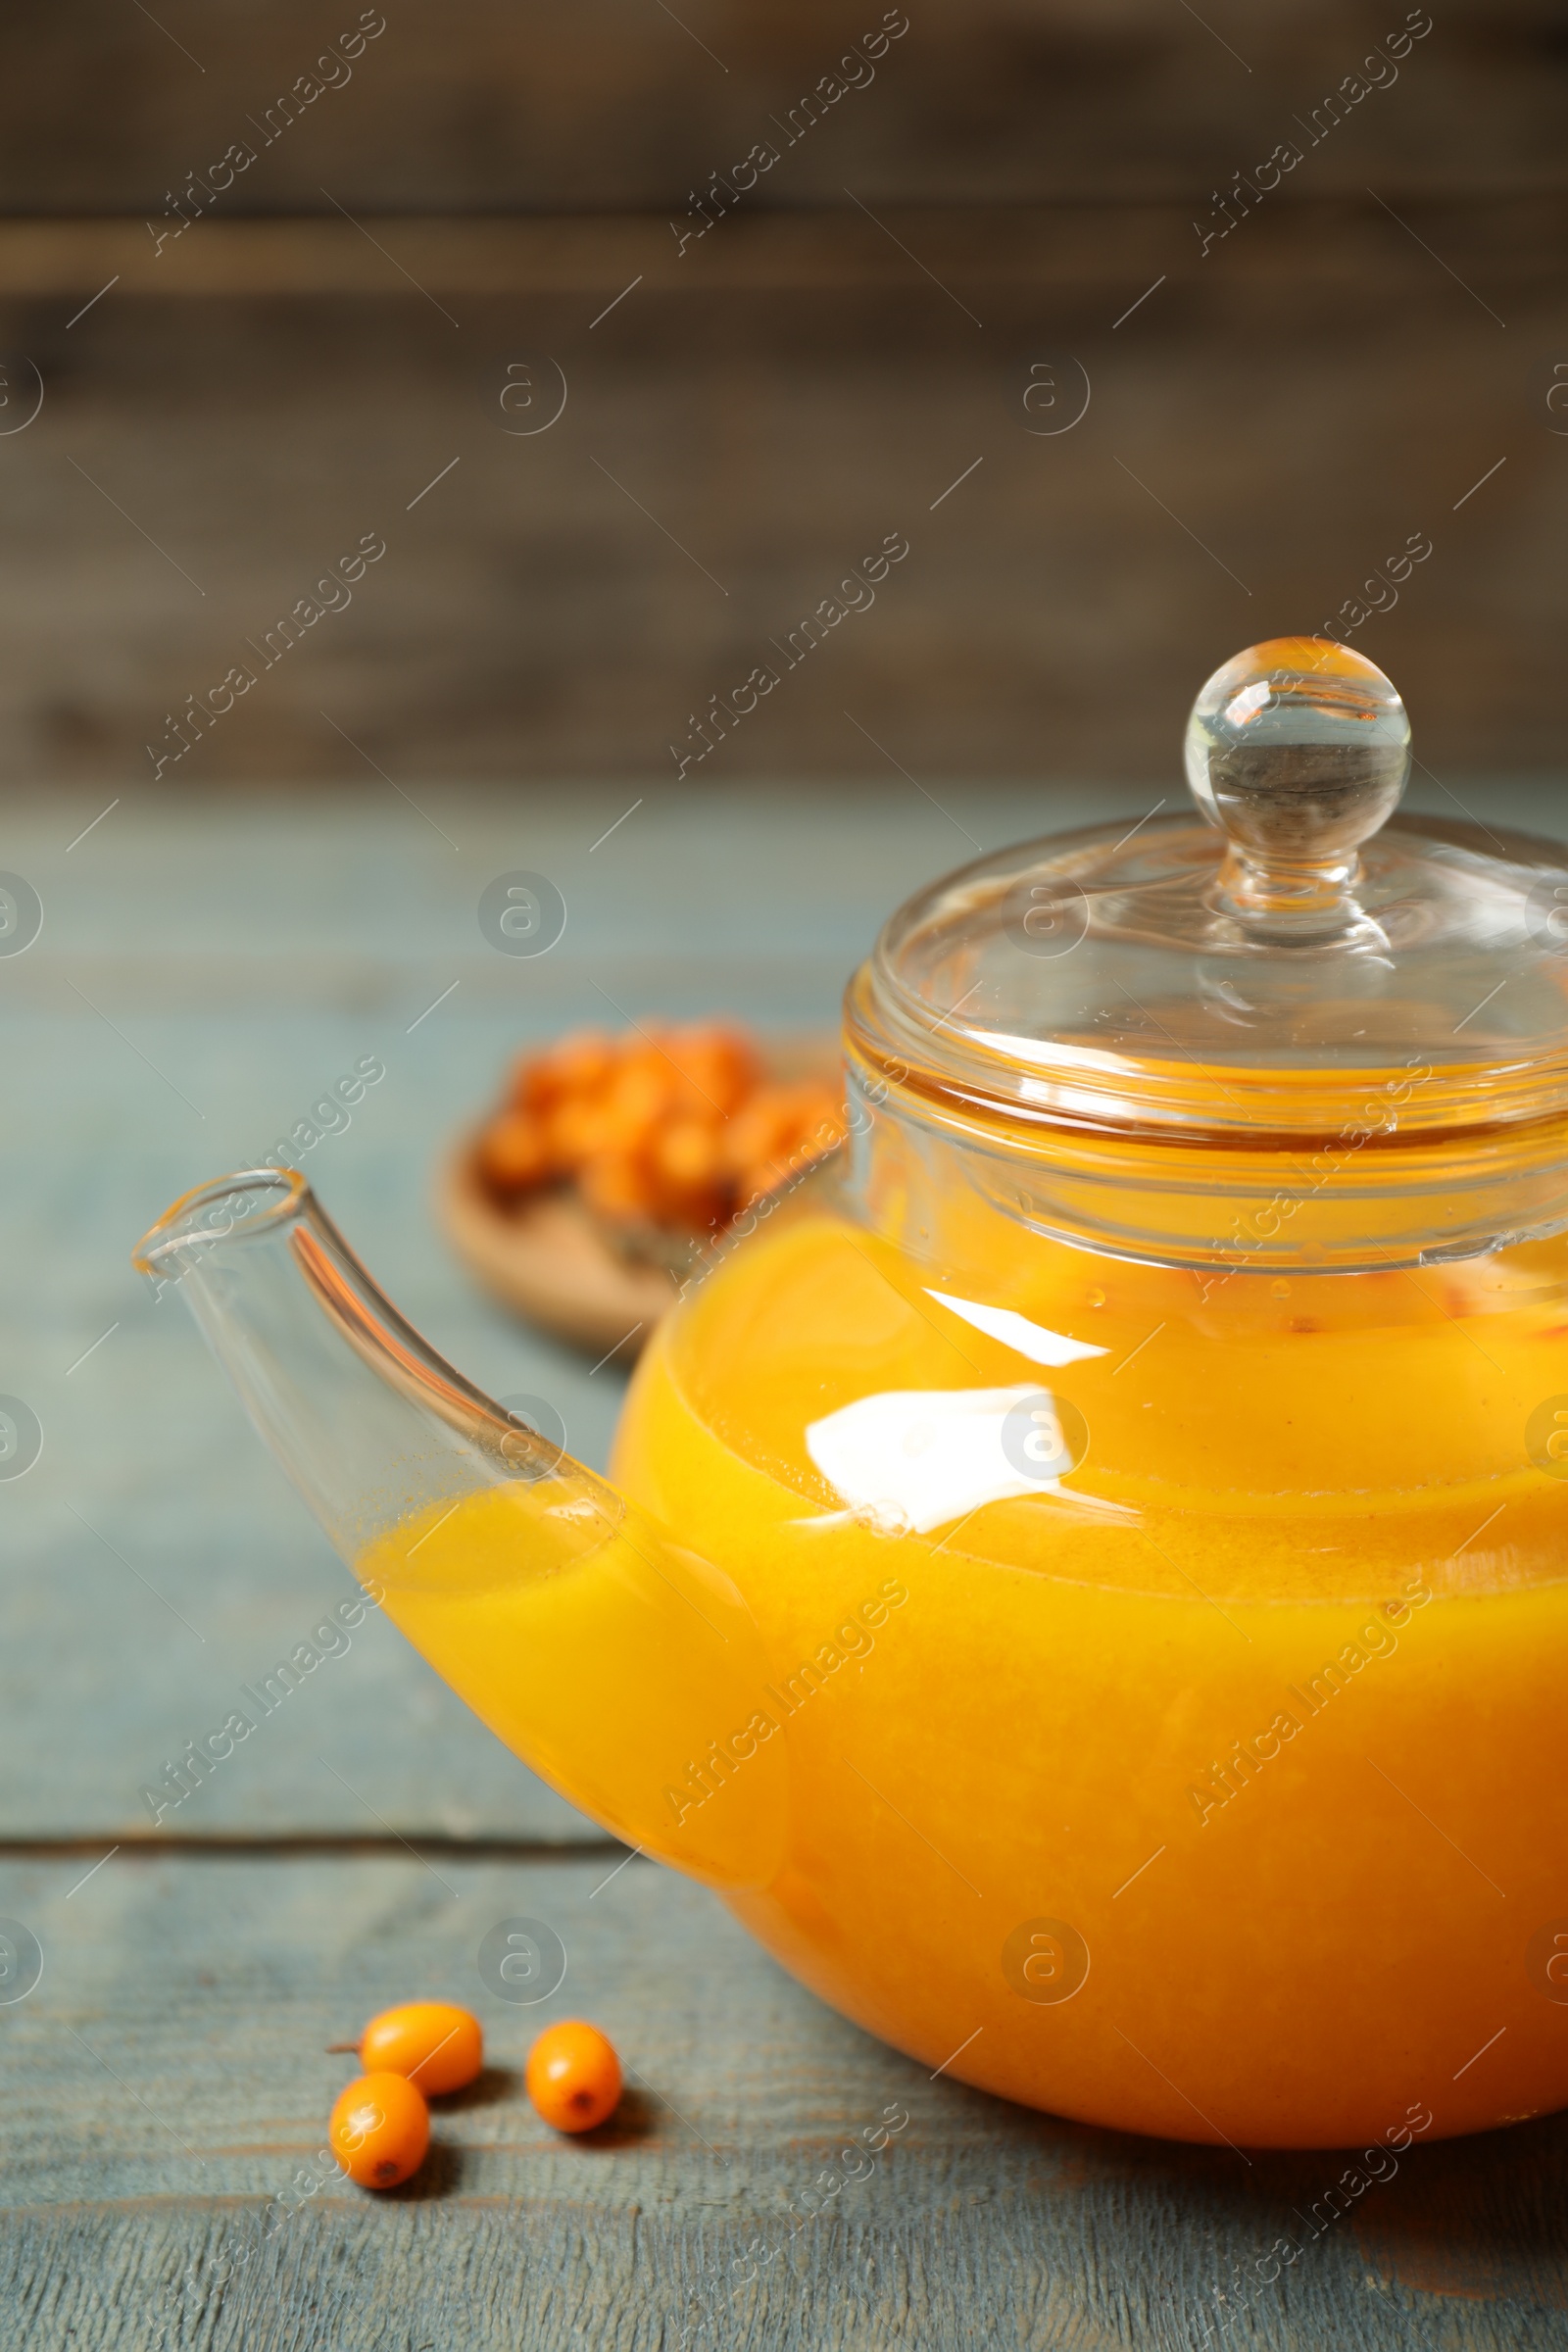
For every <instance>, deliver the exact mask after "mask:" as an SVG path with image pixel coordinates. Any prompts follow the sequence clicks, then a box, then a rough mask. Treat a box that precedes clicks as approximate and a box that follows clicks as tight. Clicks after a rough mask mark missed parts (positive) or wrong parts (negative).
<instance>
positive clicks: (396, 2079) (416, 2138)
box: [326, 2074, 430, 2188]
mask: <svg viewBox="0 0 1568 2352" xmlns="http://www.w3.org/2000/svg"><path fill="white" fill-rule="evenodd" d="M326 2139H327V2145H328V2147H330V2149H331V2151H332V2153H333V2155H334V2156H335V2157H336V2158H337V2160H338V2162H339V2164H340V2165H341V2166H342V2167H343V2170H344V2171H345V2172H346V2173H347V2175H348V2177H349V2179H350V2180H358V2182H359V2183H360V2186H361V2187H362V2188H396V2186H397V2184H398V2182H399V2181H400V2180H408V2179H409V2177H410V2175H411V2174H413V2173H417V2171H418V2169H419V2167H420V2165H421V2164H422V2163H423V2162H424V2151H425V2149H426V2148H427V2147H428V2146H429V2144H430V2110H429V2108H428V2107H426V2105H425V2103H424V2100H423V2098H422V2097H421V2095H420V2093H419V2091H418V2089H417V2086H416V2085H415V2084H414V2083H412V2082H410V2081H409V2079H408V2077H407V2076H406V2075H390V2074H378V2075H361V2077H360V2079H359V2081H358V2082H351V2083H350V2084H349V2086H348V2088H347V2089H346V2090H344V2091H341V2092H340V2093H339V2094H338V2099H337V2103H336V2105H335V2106H334V2107H333V2109H332V2120H331V2122H330V2124H329V2125H328V2126H327V2133H326Z"/></svg>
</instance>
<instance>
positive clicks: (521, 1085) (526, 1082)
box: [513, 1029, 617, 1109]
mask: <svg viewBox="0 0 1568 2352" xmlns="http://www.w3.org/2000/svg"><path fill="white" fill-rule="evenodd" d="M616 1053H617V1050H616V1048H615V1047H614V1045H613V1043H612V1042H611V1040H610V1039H609V1038H608V1037H606V1036H605V1034H604V1032H603V1031H602V1030H599V1029H579V1030H577V1031H576V1032H575V1033H574V1034H573V1035H572V1036H570V1037H564V1038H562V1039H561V1040H560V1042H559V1043H558V1044H556V1045H554V1046H548V1047H546V1049H545V1051H544V1052H543V1053H542V1054H525V1055H524V1056H523V1058H522V1059H521V1060H520V1061H519V1062H518V1063H517V1065H516V1071H515V1076H514V1079H513V1086H514V1090H515V1094H516V1098H517V1100H518V1102H519V1103H524V1104H526V1105H527V1107H528V1108H529V1109H536V1108H543V1107H544V1105H545V1104H547V1103H558V1102H560V1101H561V1100H562V1099H563V1097H564V1096H567V1095H582V1094H589V1093H592V1092H593V1091H594V1089H595V1088H597V1087H601V1086H603V1085H604V1084H605V1082H606V1080H607V1079H608V1078H609V1076H610V1074H611V1072H612V1070H613V1067H614V1065H615V1060H616Z"/></svg>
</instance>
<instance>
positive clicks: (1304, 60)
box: [0, 0, 1568, 214]
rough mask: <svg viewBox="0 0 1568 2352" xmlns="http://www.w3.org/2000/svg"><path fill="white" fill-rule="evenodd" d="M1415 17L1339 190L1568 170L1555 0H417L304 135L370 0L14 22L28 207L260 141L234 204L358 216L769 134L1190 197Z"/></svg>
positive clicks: (691, 178) (475, 203)
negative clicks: (1379, 161)
mask: <svg viewBox="0 0 1568 2352" xmlns="http://www.w3.org/2000/svg"><path fill="white" fill-rule="evenodd" d="M1411 13H1413V14H1415V16H1416V18H1417V21H1418V22H1419V20H1420V18H1421V16H1422V15H1424V14H1425V15H1428V16H1429V20H1430V22H1431V26H1432V28H1431V30H1430V31H1429V32H1427V33H1426V34H1425V35H1424V36H1423V37H1422V38H1420V39H1419V40H1417V41H1414V42H1412V43H1408V44H1407V45H1406V47H1405V52H1404V55H1403V57H1402V58H1400V57H1399V56H1398V55H1397V49H1396V54H1395V56H1393V57H1391V58H1390V59H1389V60H1388V62H1387V63H1386V64H1384V65H1380V66H1374V67H1373V68H1372V69H1371V73H1372V75H1373V76H1376V77H1377V78H1378V79H1379V80H1381V81H1382V82H1383V83H1384V85H1385V86H1383V87H1382V88H1380V89H1378V90H1376V91H1374V92H1372V93H1371V94H1369V95H1368V96H1366V97H1365V98H1364V99H1363V100H1362V101H1360V102H1359V104H1358V105H1357V107H1356V109H1355V110H1354V111H1353V112H1350V110H1347V112H1348V120H1347V121H1345V122H1343V123H1340V124H1339V126H1338V127H1337V129H1336V130H1335V132H1334V134H1333V140H1332V143H1331V144H1328V145H1326V148H1325V153H1324V155H1323V157H1322V159H1321V163H1322V168H1323V172H1324V174H1325V176H1326V177H1327V179H1328V182H1329V184H1330V185H1331V186H1335V187H1339V188H1341V189H1345V188H1353V189H1354V190H1355V191H1356V192H1357V193H1359V192H1360V189H1361V186H1362V184H1363V181H1364V179H1365V177H1366V176H1368V174H1367V173H1366V172H1364V171H1363V170H1362V169H1361V166H1362V165H1363V164H1364V163H1365V161H1366V158H1367V156H1368V155H1369V154H1370V153H1372V152H1373V151H1375V150H1378V151H1381V152H1382V153H1383V154H1384V156H1385V157H1386V159H1387V160H1388V161H1389V162H1390V163H1391V164H1392V165H1393V167H1394V169H1395V172H1396V173H1397V179H1398V181H1399V183H1400V185H1402V186H1403V188H1404V189H1405V191H1406V192H1408V191H1409V189H1410V187H1411V185H1412V183H1415V184H1420V183H1421V182H1423V181H1426V182H1431V181H1433V180H1437V181H1441V182H1442V183H1444V184H1447V185H1456V186H1460V187H1463V188H1466V189H1467V190H1474V189H1484V188H1487V187H1489V186H1493V187H1495V186H1497V185H1499V184H1500V185H1510V184H1511V185H1515V186H1517V185H1520V184H1525V185H1528V184H1531V183H1532V182H1536V183H1539V182H1541V181H1543V180H1551V179H1556V180H1558V181H1559V184H1560V175H1561V171H1562V132H1563V126H1564V114H1565V108H1564V88H1565V80H1568V76H1565V73H1564V55H1563V46H1562V40H1561V32H1560V24H1559V20H1558V18H1557V16H1556V14H1555V12H1554V11H1553V10H1552V9H1551V7H1550V6H1549V5H1548V4H1547V0H1449V5H1447V6H1446V7H1444V8H1442V9H1438V10H1433V11H1431V12H1423V11H1415V12H1410V11H1408V10H1407V8H1406V6H1405V0H1388V5H1387V6H1386V7H1384V8H1382V9H1380V10H1376V11H1369V10H1368V9H1367V8H1365V7H1364V6H1356V5H1352V4H1351V0H1275V5H1274V6H1272V7H1271V8H1269V9H1268V10H1266V11H1263V10H1259V9H1256V8H1252V7H1249V6H1247V5H1245V0H1212V4H1211V5H1210V6H1208V7H1205V8H1204V9H1202V10H1201V12H1199V13H1198V14H1196V15H1195V14H1194V13H1193V12H1192V11H1190V10H1184V9H1182V8H1180V7H1173V6H1170V5H1167V4H1166V0H1116V5H1115V6H1114V7H1108V6H1106V5H1105V4H1104V0H1055V4H1054V5H1053V6H1052V7H1050V8H1043V7H1034V8H1020V7H1017V6H1015V5H1010V4H1009V0H915V4H914V5H911V6H910V7H909V8H908V9H907V10H905V9H895V10H891V11H889V10H886V9H885V7H884V5H883V0H865V5H863V6H862V7H860V8H858V9H846V8H845V7H844V6H843V5H842V0H793V4H792V5H791V6H790V7H788V8H782V7H777V6H773V7H758V6H756V5H748V0H702V5H700V6H699V5H697V4H696V0H694V5H693V6H692V7H691V8H689V9H680V10H678V11H676V12H675V14H674V15H673V16H672V15H671V14H670V12H669V11H667V10H663V9H660V8H657V7H655V6H653V5H652V4H651V0H583V4H581V5H579V6H577V7H575V8H572V9H569V10H552V9H549V8H546V7H544V6H541V5H539V4H538V0H533V4H532V5H526V4H525V5H522V6H517V5H513V4H511V0H470V5H468V6H467V7H466V8H465V9H464V11H463V13H462V17H461V20H459V21H458V23H457V24H456V25H455V24H454V20H453V18H452V16H451V12H450V11H448V10H445V9H443V8H441V7H440V6H439V5H438V0H394V4H393V5H391V6H389V7H387V8H385V9H384V10H380V9H372V10H369V11H367V12H366V14H367V16H368V18H369V20H370V21H371V22H372V23H373V22H374V20H375V18H376V17H380V18H381V19H382V21H383V23H384V25H385V30H384V31H382V32H380V33H379V34H376V35H374V36H373V37H371V38H370V39H369V40H368V41H367V42H366V43H364V44H363V45H362V46H361V48H360V50H359V53H358V54H357V55H355V56H351V57H348V58H344V59H343V60H342V62H341V63H339V64H331V63H324V64H323V66H322V69H321V73H320V74H319V76H314V77H313V78H315V79H317V80H318V82H319V83H329V84H330V85H332V86H329V87H326V88H321V89H319V94H316V95H313V96H310V97H309V98H308V99H307V100H306V101H305V103H304V104H301V105H300V106H298V108H297V110H296V113H295V119H293V120H292V121H289V122H288V123H287V124H286V126H284V123H283V117H282V115H281V113H278V114H274V116H273V117H272V118H271V119H270V120H269V118H268V114H267V110H268V109H269V107H270V106H274V104H275V101H276V100H277V99H278V97H279V95H280V94H281V93H282V92H285V91H289V90H291V89H293V88H295V86H296V84H297V82H298V81H299V79H300V78H301V77H302V76H305V75H309V74H310V73H311V70H312V68H313V66H314V64H315V61H316V60H317V58H318V56H319V55H320V54H321V52H322V51H323V49H324V48H325V47H327V46H328V45H329V44H330V43H331V42H332V39H333V35H334V33H337V32H340V31H350V30H352V27H353V26H354V25H355V23H356V21H357V20H358V19H359V18H360V16H361V10H360V8H359V6H358V5H357V0H356V4H353V5H350V4H347V0H346V4H345V5H344V6H343V7H342V8H341V9H340V10H338V11H334V12H330V13H327V12H323V11H322V10H321V9H320V8H319V7H318V6H315V5H313V4H312V0H274V5H273V6H271V7H270V8H269V9H268V10H267V11H266V13H265V15H262V14H259V13H258V12H255V11H252V10H232V11H217V10H214V9H212V8H210V7H203V6H201V5H200V4H199V0H167V5H166V6H164V7H162V8H160V9H158V10H157V11H155V12H154V15H155V17H156V20H157V21H156V22H154V21H152V20H151V19H149V17H148V16H147V15H146V14H145V12H137V11H135V10H129V9H125V8H123V7H117V6H116V5H114V0H64V4H63V5H61V6H60V7H58V8H56V9H54V10H51V11H49V12H48V13H47V14H44V15H40V16H38V17H36V18H34V19H30V20H27V21H26V22H25V23H24V22H23V21H22V20H20V19H19V20H18V22H17V24H16V25H15V26H14V27H13V29H12V30H11V32H10V34H9V36H8V43H9V58H8V64H9V65H10V66H11V69H12V70H11V71H10V72H8V73H6V74H5V75H4V76H0V207H6V208H8V209H16V210H19V211H21V210H25V211H37V210H40V209H53V210H59V211H61V212H82V211H104V210H113V209H123V210H125V211H127V212H130V213H132V214H140V213H142V212H143V211H150V212H156V211H157V210H160V209H161V208H162V207H163V205H164V202H165V192H166V190H171V189H172V190H175V191H177V190H180V189H182V188H187V187H189V186H191V184H192V183H191V181H190V179H189V176H188V175H189V174H191V173H195V174H197V175H199V179H200V182H201V184H202V187H204V188H208V189H209V190H210V183H211V182H212V181H213V179H214V177H215V176H217V177H221V176H222V175H221V173H219V174H216V175H215V174H214V172H213V171H212V169H211V167H213V166H214V165H215V164H219V163H220V162H221V158H222V157H223V155H224V153H225V151H226V149H227V148H228V146H229V145H230V144H231V143H233V142H248V143H249V144H250V146H251V147H252V149H253V150H254V161H253V162H251V163H249V164H247V165H245V166H244V167H243V168H242V170H241V171H240V172H239V174H238V176H237V177H235V178H234V180H233V183H232V185H231V186H230V187H229V188H227V189H226V190H222V191H213V190H210V192H212V193H213V195H214V200H215V201H214V209H215V210H217V211H221V212H227V211H230V210H238V209H243V210H251V211H263V212H266V211H274V212H275V211H302V210H308V211H321V210H325V209H327V208H326V206H325V205H324V204H323V199H322V193H321V189H322V183H325V185H326V186H327V187H328V188H330V190H331V192H332V194H333V195H334V196H335V197H336V198H337V199H338V200H339V202H341V203H343V204H345V205H347V206H348V207H349V208H350V209H351V210H355V211H357V210H359V209H361V208H366V209H368V210H369V211H372V212H376V211H379V212H385V211H411V210H428V211H431V212H439V211H448V212H450V211H459V210H472V211H487V210H533V209H538V210H550V211H582V212H589V211H593V212H598V211H604V210H633V209H650V210H654V211H661V212H662V211H664V210H665V209H666V208H672V207H676V206H680V207H683V206H684V204H685V202H686V198H687V192H688V190H689V189H690V188H691V186H692V185H693V183H695V185H696V186H697V187H699V188H701V187H703V186H704V185H706V184H707V183H708V179H709V174H710V173H711V172H721V173H725V174H726V175H728V173H729V172H730V168H731V166H733V165H734V164H735V163H737V162H738V161H740V160H742V159H743V158H744V157H745V156H746V155H747V154H748V152H749V151H750V149H751V147H752V145H753V144H754V142H756V141H759V140H761V139H771V140H775V141H776V142H777V144H778V146H779V148H780V149H781V151H782V152H781V155H780V160H779V162H778V164H777V165H776V166H774V167H773V168H772V169H771V170H770V171H769V172H768V174H767V176H766V177H765V178H764V179H763V180H762V182H761V183H760V185H761V190H762V195H761V201H763V202H772V203H776V204H786V205H788V204H807V203H812V202H818V203H819V202H822V201H828V202H831V203H833V204H842V203H843V201H844V194H843V182H844V181H845V180H846V179H849V178H851V177H852V168H854V167H858V170H859V171H860V172H861V173H862V174H863V175H864V179H865V186H864V188H863V190H862V192H863V193H864V194H865V196H866V199H867V201H868V202H871V203H875V201H876V197H877V195H878V194H880V195H882V196H886V197H888V198H890V199H892V200H893V201H895V202H908V201H910V200H911V199H913V200H918V199H920V198H922V197H929V196H930V195H932V194H933V193H934V194H936V195H937V196H938V197H940V198H941V199H943V200H945V201H948V202H954V203H959V204H974V203H983V202H988V201H989V202H993V203H997V202H1003V203H1009V202H1010V203H1017V202H1031V201H1033V202H1038V201H1040V200H1041V199H1042V198H1050V197H1052V196H1056V197H1067V198H1074V199H1081V198H1083V197H1085V196H1089V197H1092V198H1098V199H1100V200H1115V199H1121V200H1125V199H1127V198H1129V197H1132V198H1135V199H1136V198H1140V197H1148V196H1150V195H1151V194H1154V195H1163V196H1174V197H1176V198H1178V199H1180V200H1184V201H1185V200H1187V199H1188V198H1189V197H1192V196H1196V195H1202V196H1204V197H1206V195H1207V191H1208V189H1209V187H1210V186H1211V185H1212V184H1213V182H1214V181H1215V180H1216V178H1218V179H1219V181H1220V184H1221V185H1224V184H1225V181H1226V180H1227V179H1228V178H1229V175H1230V173H1231V172H1233V171H1235V170H1237V169H1241V170H1243V171H1246V170H1249V169H1250V166H1251V165H1252V163H1253V162H1255V161H1256V160H1258V159H1260V158H1262V157H1264V156H1266V155H1267V154H1268V153H1269V151H1270V150H1271V148H1272V147H1273V145H1274V144H1275V142H1276V141H1277V140H1279V139H1280V138H1282V137H1285V136H1291V135H1295V133H1294V118H1295V116H1296V114H1297V113H1298V112H1299V113H1300V114H1301V115H1303V116H1305V115H1307V114H1308V113H1309V112H1310V110H1311V108H1312V107H1313V106H1315V105H1317V104H1318V103H1319V102H1320V101H1321V100H1322V99H1323V97H1324V95H1325V93H1326V92H1328V91H1331V90H1335V89H1338V88H1339V87H1340V86H1341V84H1342V83H1343V81H1344V79H1345V77H1346V76H1347V74H1348V73H1353V72H1355V71H1356V70H1357V69H1359V68H1360V66H1361V64H1362V60H1363V59H1364V58H1365V57H1366V56H1367V53H1368V52H1369V51H1370V50H1372V49H1374V48H1375V47H1377V46H1379V45H1384V44H1387V43H1388V42H1389V36H1391V35H1395V34H1397V32H1398V30H1399V28H1400V26H1401V25H1402V24H1403V23H1404V22H1405V20H1406V18H1407V15H1409V14H1411ZM889 15H891V16H892V18H893V21H894V23H895V24H897V23H898V21H899V19H900V18H901V17H902V18H903V20H904V22H905V24H906V25H907V30H906V31H904V32H903V33H902V34H900V36H899V37H898V38H897V39H895V40H893V41H891V42H890V43H888V44H887V45H885V46H884V48H883V49H882V51H881V53H880V55H878V54H877V53H876V51H875V49H874V47H873V48H872V50H871V55H870V56H869V57H868V58H866V60H865V64H864V65H863V66H860V67H856V66H850V67H849V68H848V69H847V71H846V73H844V74H843V75H842V76H841V77H840V80H841V86H842V84H843V82H845V81H850V80H853V81H854V82H855V83H857V84H858V86H857V87H855V88H852V89H848V90H847V91H845V93H844V94H843V95H842V96H839V97H837V98H835V99H833V100H831V101H830V102H829V104H828V105H825V106H823V107H822V109H821V117H822V119H820V120H818V121H816V122H815V123H813V124H812V126H811V127H810V129H809V131H806V132H804V133H803V134H800V135H798V136H797V137H796V140H795V143H794V144H793V146H792V145H790V144H789V136H790V126H789V115H790V110H791V109H792V108H794V107H798V106H799V104H800V101H801V100H802V98H803V97H804V96H805V94H806V93H808V92H810V91H815V90H817V89H818V88H819V85H820V83H821V81H822V79H823V77H824V76H826V75H829V74H832V73H835V71H836V69H837V68H838V67H839V64H840V60H841V59H842V58H843V57H844V55H845V53H846V51H847V50H849V49H850V48H851V47H852V45H854V44H856V43H857V42H858V41H860V40H861V39H862V36H864V35H865V34H867V33H874V31H875V28H876V27H877V26H878V25H879V24H881V23H883V22H884V21H885V18H886V17H887V16H889ZM339 46H340V48H341V47H344V46H347V45H346V44H341V43H340V44H339ZM866 46H870V44H866ZM775 119H776V120H775ZM802 120H804V117H803V118H802ZM857 184H858V183H857ZM1390 196H1391V201H1394V202H1397V195H1395V194H1394V192H1393V190H1392V189H1391V190H1390ZM197 201H198V202H199V203H202V204H205V197H203V196H201V195H200V194H198V199H197Z"/></svg>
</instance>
